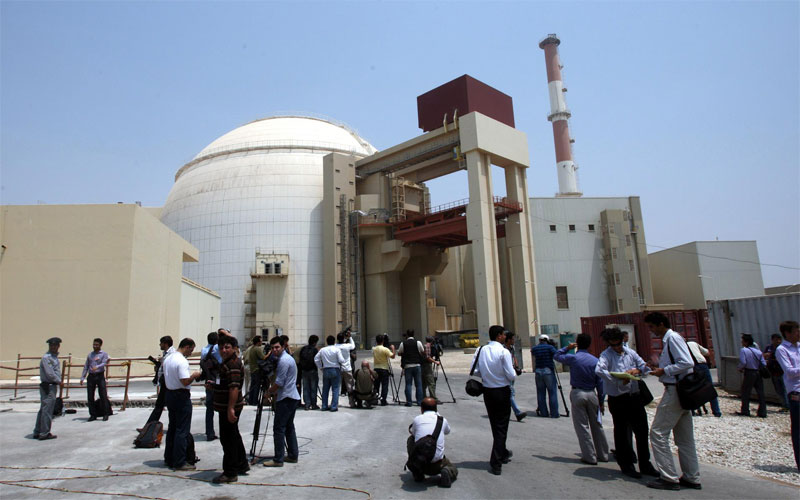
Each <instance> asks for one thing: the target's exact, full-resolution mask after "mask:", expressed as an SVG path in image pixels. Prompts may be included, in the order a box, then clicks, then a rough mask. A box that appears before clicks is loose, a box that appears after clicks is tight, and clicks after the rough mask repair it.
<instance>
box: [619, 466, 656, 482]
mask: <svg viewBox="0 0 800 500" xmlns="http://www.w3.org/2000/svg"><path fill="white" fill-rule="evenodd" d="M620 470H621V471H622V473H623V474H625V475H626V476H628V477H632V478H634V479H640V478H641V477H642V475H641V474H639V471H637V470H636V469H634V468H633V466H632V465H628V466H625V467H620ZM648 486H650V485H649V484H648Z"/></svg>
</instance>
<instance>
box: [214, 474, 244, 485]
mask: <svg viewBox="0 0 800 500" xmlns="http://www.w3.org/2000/svg"><path fill="white" fill-rule="evenodd" d="M238 480H239V478H238V477H237V476H226V475H225V474H220V475H219V476H217V477H215V478H214V479H212V480H211V482H212V483H216V484H222V483H235V482H236V481H238Z"/></svg>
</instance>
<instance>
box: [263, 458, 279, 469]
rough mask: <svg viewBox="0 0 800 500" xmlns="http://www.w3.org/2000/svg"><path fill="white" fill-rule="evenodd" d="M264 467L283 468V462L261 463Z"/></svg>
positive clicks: (270, 461)
mask: <svg viewBox="0 0 800 500" xmlns="http://www.w3.org/2000/svg"><path fill="white" fill-rule="evenodd" d="M263 465H264V467H283V462H276V461H275V460H269V461H267V462H264V463H263Z"/></svg>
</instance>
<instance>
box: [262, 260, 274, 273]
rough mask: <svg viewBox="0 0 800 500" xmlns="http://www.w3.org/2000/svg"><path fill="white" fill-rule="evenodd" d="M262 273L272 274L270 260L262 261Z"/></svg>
mask: <svg viewBox="0 0 800 500" xmlns="http://www.w3.org/2000/svg"><path fill="white" fill-rule="evenodd" d="M264 274H272V262H264Z"/></svg>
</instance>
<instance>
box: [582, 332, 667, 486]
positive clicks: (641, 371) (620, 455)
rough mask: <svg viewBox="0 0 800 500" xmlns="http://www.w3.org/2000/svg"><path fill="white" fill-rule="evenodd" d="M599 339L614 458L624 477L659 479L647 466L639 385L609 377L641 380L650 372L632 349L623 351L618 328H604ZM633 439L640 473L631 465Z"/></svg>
mask: <svg viewBox="0 0 800 500" xmlns="http://www.w3.org/2000/svg"><path fill="white" fill-rule="evenodd" d="M601 336H602V337H603V339H604V340H605V341H606V343H607V344H608V348H607V349H606V350H605V351H603V352H602V353H600V359H599V360H598V361H597V368H596V369H595V373H597V374H598V375H599V376H600V377H601V378H602V379H603V388H604V389H605V392H606V394H607V395H608V409H609V411H610V412H611V418H612V419H613V420H614V446H615V448H616V451H615V452H614V455H615V457H616V459H617V464H619V468H620V470H621V471H622V473H623V474H625V475H626V476H630V477H633V478H637V479H638V478H640V477H642V474H647V475H649V476H655V477H658V476H660V475H661V474H660V473H659V472H658V471H657V470H656V468H655V467H653V464H652V463H650V439H649V437H648V433H649V429H648V425H647V412H646V411H645V409H644V404H643V402H642V398H641V395H640V393H639V384H638V382H636V381H632V380H630V379H627V378H617V377H615V376H613V375H611V374H612V373H616V374H620V373H627V374H629V375H633V376H637V377H638V376H642V375H646V374H647V373H650V368H649V367H648V366H647V365H646V364H645V362H644V360H643V359H642V358H641V357H639V355H638V354H637V353H636V351H634V350H633V349H629V348H627V347H625V341H624V340H623V332H622V331H621V330H620V329H619V328H616V327H614V328H606V329H605V330H603V332H602V333H601ZM634 435H635V436H636V452H637V453H638V455H639V458H638V460H639V470H638V471H637V470H636V469H635V468H634V466H633V464H634V462H635V461H636V454H635V453H634V452H633V436H634Z"/></svg>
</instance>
